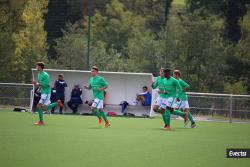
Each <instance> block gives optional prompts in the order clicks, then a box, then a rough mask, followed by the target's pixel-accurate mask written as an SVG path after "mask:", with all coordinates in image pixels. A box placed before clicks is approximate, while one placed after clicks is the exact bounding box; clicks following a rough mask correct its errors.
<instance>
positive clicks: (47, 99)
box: [39, 94, 51, 106]
mask: <svg viewBox="0 0 250 167" xmlns="http://www.w3.org/2000/svg"><path fill="white" fill-rule="evenodd" d="M39 103H41V104H42V105H45V106H47V105H49V104H50V103H51V102H50V94H41V99H40V100H39Z"/></svg>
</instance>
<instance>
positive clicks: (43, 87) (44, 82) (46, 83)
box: [38, 71, 50, 94]
mask: <svg viewBox="0 0 250 167" xmlns="http://www.w3.org/2000/svg"><path fill="white" fill-rule="evenodd" d="M38 83H39V85H40V91H41V94H50V76H49V74H48V73H46V72H45V71H42V72H40V73H38Z"/></svg>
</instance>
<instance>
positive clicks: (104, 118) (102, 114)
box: [100, 111, 108, 122]
mask: <svg viewBox="0 0 250 167" xmlns="http://www.w3.org/2000/svg"><path fill="white" fill-rule="evenodd" d="M100 113H101V116H102V118H103V120H104V121H105V122H107V121H108V118H107V115H106V113H105V112H104V111H102V112H100Z"/></svg>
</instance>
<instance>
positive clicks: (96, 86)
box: [84, 66, 110, 127]
mask: <svg viewBox="0 0 250 167" xmlns="http://www.w3.org/2000/svg"><path fill="white" fill-rule="evenodd" d="M98 73H99V70H98V67H96V66H93V67H92V69H91V75H92V77H91V78H90V80H89V86H84V88H85V89H92V90H93V95H94V102H93V103H92V105H91V111H92V112H93V113H95V114H96V115H97V117H98V119H99V124H101V123H102V118H103V119H104V121H105V127H109V126H110V123H109V121H108V118H107V114H106V113H105V112H104V110H103V100H104V89H106V88H107V87H108V83H107V82H106V81H105V80H104V78H103V77H101V76H99V75H98Z"/></svg>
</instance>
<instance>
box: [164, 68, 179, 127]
mask: <svg viewBox="0 0 250 167" xmlns="http://www.w3.org/2000/svg"><path fill="white" fill-rule="evenodd" d="M170 72H171V70H170V69H165V70H164V75H165V78H166V79H165V80H164V91H163V93H164V94H166V96H167V97H166V98H167V99H166V102H165V103H166V107H167V108H166V111H165V112H166V113H165V114H164V116H165V119H166V124H165V126H164V128H165V129H166V130H171V128H170V113H172V114H174V115H183V113H182V112H181V111H179V110H174V106H175V101H176V100H177V101H180V99H179V93H180V92H181V90H182V89H181V86H180V84H179V82H178V81H177V80H176V79H175V78H174V77H172V76H171V75H170ZM183 117H184V116H183Z"/></svg>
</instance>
